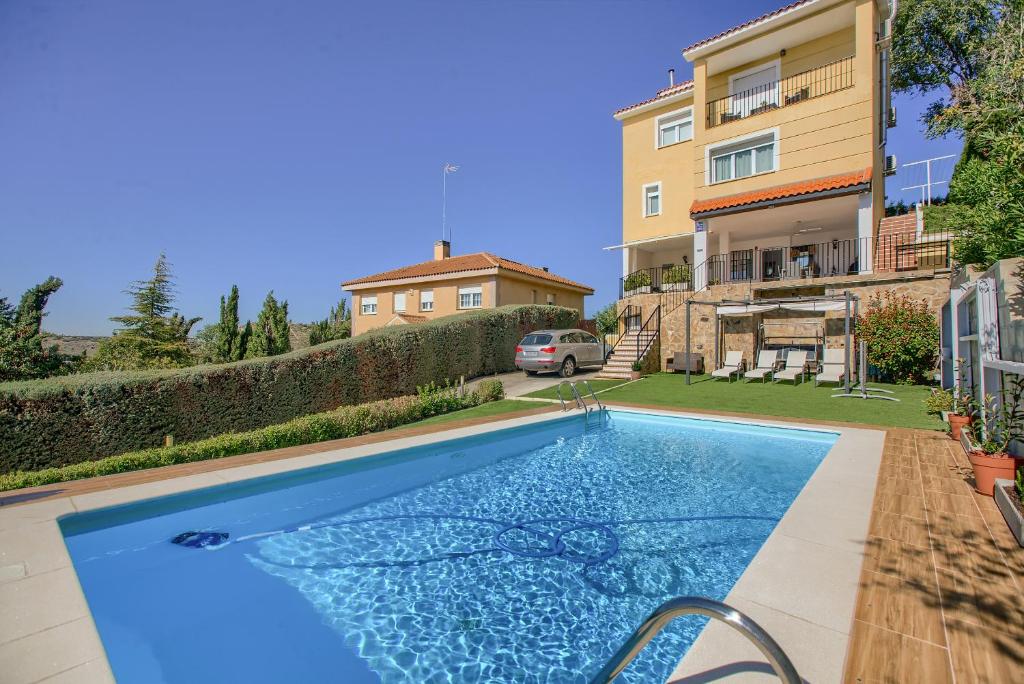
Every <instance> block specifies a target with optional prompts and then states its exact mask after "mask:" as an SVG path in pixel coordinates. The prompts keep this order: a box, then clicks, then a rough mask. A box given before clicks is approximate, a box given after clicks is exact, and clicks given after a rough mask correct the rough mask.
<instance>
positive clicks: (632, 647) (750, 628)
mask: <svg viewBox="0 0 1024 684" xmlns="http://www.w3.org/2000/svg"><path fill="white" fill-rule="evenodd" d="M684 615H703V616H704V617H709V618H712V619H714V620H720V621H721V622H724V623H725V624H727V625H729V626H730V627H732V628H733V629H735V630H736V631H738V632H739V633H740V634H742V635H743V636H745V637H747V638H748V639H750V641H751V642H752V643H753V644H754V645H755V646H757V648H758V650H760V651H761V653H762V654H763V655H764V657H765V658H767V659H768V662H769V664H771V666H772V669H773V670H774V671H775V674H776V675H778V677H779V679H781V680H782V681H783V682H785V684H801V683H802V680H801V679H800V675H798V674H797V673H796V668H795V667H793V663H792V662H791V661H790V660H789V657H788V656H786V654H785V653H784V652H783V651H782V649H781V648H779V645H778V644H777V643H775V640H774V639H772V638H771V637H770V636H769V635H768V633H767V632H765V631H764V629H762V628H761V626H760V625H759V624H757V623H756V622H754V621H753V620H751V619H750V618H749V617H747V616H746V615H744V614H743V613H741V612H740V611H738V610H736V609H735V608H731V607H729V606H727V605H726V604H724V603H722V602H721V601H715V600H713V599H709V598H705V597H703V596H680V597H678V598H674V599H670V600H668V601H666V602H665V603H663V604H661V605H660V606H658V608H657V609H656V610H655V611H654V612H653V613H651V614H650V615H649V616H648V617H647V619H646V620H644V622H643V624H641V625H640V626H639V627H637V629H636V631H635V632H633V634H632V635H631V636H630V637H629V639H628V640H627V641H626V643H624V644H623V645H622V648H620V649H619V650H618V651H617V652H616V653H615V655H613V656H612V658H611V660H609V661H608V663H607V664H606V665H605V666H604V667H603V668H602V669H601V671H600V672H598V673H597V675H595V676H594V678H593V679H591V680H590V684H609V683H610V682H611V681H612V680H614V679H615V678H616V677H618V676H619V673H621V672H622V671H623V670H625V669H626V667H628V666H629V664H630V663H631V662H633V659H634V658H636V656H637V655H638V654H639V653H640V651H642V650H643V648H644V646H646V645H647V643H648V642H649V641H650V640H651V639H653V638H654V637H655V636H657V635H658V633H659V632H660V631H661V630H662V629H664V628H665V626H666V625H668V623H670V622H672V621H673V620H675V619H676V618H677V617H682V616H684Z"/></svg>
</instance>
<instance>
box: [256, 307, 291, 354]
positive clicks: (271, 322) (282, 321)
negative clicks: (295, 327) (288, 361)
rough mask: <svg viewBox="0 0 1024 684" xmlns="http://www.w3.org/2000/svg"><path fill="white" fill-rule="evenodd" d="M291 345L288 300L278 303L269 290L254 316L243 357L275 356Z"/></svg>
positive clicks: (288, 348)
mask: <svg viewBox="0 0 1024 684" xmlns="http://www.w3.org/2000/svg"><path fill="white" fill-rule="evenodd" d="M291 346H292V345H291V341H290V340H289V339H288V302H282V303H280V304H278V302H277V300H276V299H275V298H274V291H273V290H271V291H270V292H268V293H267V298H266V299H264V300H263V309H262V310H261V311H260V315H259V316H258V317H257V318H256V325H255V326H253V329H252V337H251V338H250V339H249V344H248V346H247V348H246V350H245V358H247V359H253V358H257V357H260V356H275V355H277V354H282V353H284V352H286V351H288V350H290V349H291Z"/></svg>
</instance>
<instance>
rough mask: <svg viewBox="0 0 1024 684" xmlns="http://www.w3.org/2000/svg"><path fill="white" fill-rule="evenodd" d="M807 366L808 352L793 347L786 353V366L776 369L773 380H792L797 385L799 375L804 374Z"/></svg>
mask: <svg viewBox="0 0 1024 684" xmlns="http://www.w3.org/2000/svg"><path fill="white" fill-rule="evenodd" d="M806 366H807V352H805V351H797V350H795V349H793V350H791V351H790V352H789V353H788V354H786V367H785V368H783V369H782V370H780V371H775V374H774V375H773V376H772V381H773V382H779V381H780V380H791V381H792V382H793V384H794V385H795V384H796V379H797V377H799V376H800V375H802V374H803V372H804V368H805V367H806Z"/></svg>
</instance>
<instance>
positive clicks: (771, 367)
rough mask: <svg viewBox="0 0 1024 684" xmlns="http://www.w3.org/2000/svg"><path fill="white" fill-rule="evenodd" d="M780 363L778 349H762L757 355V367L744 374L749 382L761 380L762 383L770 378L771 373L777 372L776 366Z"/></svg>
mask: <svg viewBox="0 0 1024 684" xmlns="http://www.w3.org/2000/svg"><path fill="white" fill-rule="evenodd" d="M778 361H779V350H778V349H762V350H761V351H760V352H759V353H758V355H757V367H756V368H753V369H751V370H748V371H747V372H746V373H744V374H743V377H745V378H746V379H747V380H757V379H759V378H760V380H761V382H764V379H765V378H766V377H768V375H769V374H770V373H774V372H775V364H776V363H778Z"/></svg>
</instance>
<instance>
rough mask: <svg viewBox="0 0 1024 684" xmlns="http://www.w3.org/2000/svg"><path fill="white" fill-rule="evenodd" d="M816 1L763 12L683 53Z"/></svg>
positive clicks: (798, 1)
mask: <svg viewBox="0 0 1024 684" xmlns="http://www.w3.org/2000/svg"><path fill="white" fill-rule="evenodd" d="M815 1H816V0H797V2H791V3H790V4H788V5H786V6H785V7H780V8H779V9H777V10H773V11H771V12H768V13H766V14H762V15H761V16H759V17H756V18H754V19H751V20H750V21H747V22H744V23H742V24H740V25H739V26H734V27H732V28H731V29H727V30H725V31H722V32H721V33H716V34H715V35H713V36H711V37H710V38H705V39H704V40H700V41H697V42H696V43H694V44H693V45H691V46H689V47H686V48H683V54H686V53H687V52H689V51H690V50H696V49H697V48H699V47H702V46H704V45H707V44H708V43H712V42H714V41H716V40H719V39H720V38H725V37H726V36H728V35H731V34H733V33H736V32H737V31H742V30H743V29H745V28H750V27H751V26H754V25H755V24H760V23H761V22H763V21H767V20H769V19H772V18H774V17H777V16H779V15H780V14H785V13H786V12H789V11H790V10H795V9H796V8H797V7H801V6H803V5H806V4H809V3H811V2H815Z"/></svg>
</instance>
